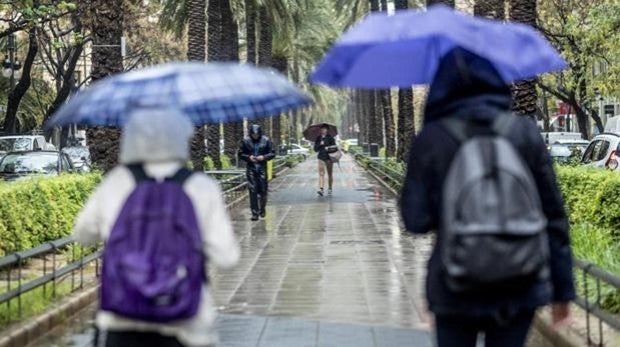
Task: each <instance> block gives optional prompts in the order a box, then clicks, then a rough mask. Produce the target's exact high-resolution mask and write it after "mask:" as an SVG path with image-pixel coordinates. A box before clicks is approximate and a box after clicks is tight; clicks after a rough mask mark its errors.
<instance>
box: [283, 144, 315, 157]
mask: <svg viewBox="0 0 620 347" xmlns="http://www.w3.org/2000/svg"><path fill="white" fill-rule="evenodd" d="M288 153H289V154H300V155H303V156H304V158H306V157H307V156H309V155H310V150H309V149H308V148H306V147H302V146H300V145H298V144H292V145H289V148H288Z"/></svg>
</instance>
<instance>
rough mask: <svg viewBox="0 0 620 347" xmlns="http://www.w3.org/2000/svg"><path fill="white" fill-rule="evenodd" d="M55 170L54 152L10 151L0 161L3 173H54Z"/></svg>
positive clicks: (56, 166)
mask: <svg viewBox="0 0 620 347" xmlns="http://www.w3.org/2000/svg"><path fill="white" fill-rule="evenodd" d="M57 172H58V154H56V153H43V152H32V153H10V154H8V155H6V156H5V157H4V158H2V161H1V162H0V173H4V174H20V173H39V174H54V173H57Z"/></svg>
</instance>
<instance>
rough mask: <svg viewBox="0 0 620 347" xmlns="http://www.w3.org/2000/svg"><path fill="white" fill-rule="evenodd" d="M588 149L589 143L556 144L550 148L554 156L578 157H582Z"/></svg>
mask: <svg viewBox="0 0 620 347" xmlns="http://www.w3.org/2000/svg"><path fill="white" fill-rule="evenodd" d="M587 147H588V144H587V143H580V142H577V143H573V142H567V143H554V144H553V145H551V147H550V148H549V150H550V152H551V155H552V156H578V157H581V156H582V155H583V153H584V152H585V151H586V148H587Z"/></svg>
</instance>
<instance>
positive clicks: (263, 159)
mask: <svg viewBox="0 0 620 347" xmlns="http://www.w3.org/2000/svg"><path fill="white" fill-rule="evenodd" d="M256 160H257V161H265V156H263V155H259V156H258V157H256Z"/></svg>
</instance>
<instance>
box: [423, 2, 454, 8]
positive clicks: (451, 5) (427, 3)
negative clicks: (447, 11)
mask: <svg viewBox="0 0 620 347" xmlns="http://www.w3.org/2000/svg"><path fill="white" fill-rule="evenodd" d="M435 4H444V5H447V6H450V7H454V0H427V1H426V6H431V5H435Z"/></svg>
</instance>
